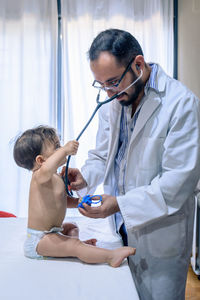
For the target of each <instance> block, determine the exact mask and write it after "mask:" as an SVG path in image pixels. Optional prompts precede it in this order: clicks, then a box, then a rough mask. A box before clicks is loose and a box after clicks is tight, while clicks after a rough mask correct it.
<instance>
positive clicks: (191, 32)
mask: <svg viewBox="0 0 200 300" xmlns="http://www.w3.org/2000/svg"><path fill="white" fill-rule="evenodd" d="M178 79H179V80H180V81H181V82H182V83H184V84H185V85H186V86H187V87H188V88H190V89H191V90H192V91H193V92H194V93H195V94H196V95H197V96H198V97H199V98H200V0H179V1H178Z"/></svg>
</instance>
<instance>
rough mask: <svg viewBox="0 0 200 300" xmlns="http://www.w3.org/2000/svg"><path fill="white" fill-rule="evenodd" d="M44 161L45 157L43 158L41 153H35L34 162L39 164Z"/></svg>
mask: <svg viewBox="0 0 200 300" xmlns="http://www.w3.org/2000/svg"><path fill="white" fill-rule="evenodd" d="M44 161H45V159H44V158H43V156H42V155H37V156H36V158H35V162H36V164H38V165H39V166H41V165H42V164H43V162H44Z"/></svg>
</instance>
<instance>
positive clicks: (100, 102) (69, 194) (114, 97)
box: [64, 69, 143, 196]
mask: <svg viewBox="0 0 200 300" xmlns="http://www.w3.org/2000/svg"><path fill="white" fill-rule="evenodd" d="M142 75H143V71H142V69H140V75H139V76H138V78H137V79H136V80H134V81H133V82H132V83H131V84H130V85H129V86H127V87H126V88H125V89H124V90H122V91H121V92H119V93H117V94H115V95H113V96H112V97H110V98H108V99H106V100H104V101H100V100H99V99H100V92H101V90H100V89H99V92H98V94H97V97H96V103H97V106H96V108H95V110H94V112H93V113H92V115H91V117H90V119H89V120H88V122H87V123H86V125H85V127H84V128H83V129H82V130H81V132H80V133H79V135H78V137H77V138H76V141H78V140H79V139H80V137H81V136H82V134H83V133H84V131H85V130H86V129H87V127H88V126H89V124H90V123H91V121H92V119H93V118H94V116H95V114H96V112H97V111H98V110H99V108H100V107H101V106H102V105H104V104H106V103H109V102H111V101H112V100H114V99H116V98H117V97H119V96H120V95H121V94H123V93H124V92H125V91H126V90H128V89H129V88H130V87H131V86H133V85H134V84H135V83H136V82H137V81H138V80H139V79H140V78H141V77H142ZM70 159H71V155H69V156H68V159H67V163H66V168H65V178H64V182H65V188H66V192H67V194H68V196H73V192H72V191H70V190H69V188H68V185H70V182H69V180H68V169H69V162H70Z"/></svg>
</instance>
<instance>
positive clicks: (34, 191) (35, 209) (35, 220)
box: [28, 173, 67, 231]
mask: <svg viewBox="0 0 200 300" xmlns="http://www.w3.org/2000/svg"><path fill="white" fill-rule="evenodd" d="M66 207H67V195H66V192H65V185H64V182H63V180H62V178H61V177H60V176H59V175H57V174H54V175H53V176H52V178H51V180H49V181H48V182H45V183H42V184H40V183H38V181H37V180H36V176H34V173H33V176H32V180H31V185H30V191H29V212H28V227H29V228H32V229H36V230H42V231H43V230H50V229H51V228H52V227H60V226H61V225H62V222H63V219H64V217H65V213H66Z"/></svg>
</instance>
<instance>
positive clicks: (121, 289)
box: [0, 217, 139, 300]
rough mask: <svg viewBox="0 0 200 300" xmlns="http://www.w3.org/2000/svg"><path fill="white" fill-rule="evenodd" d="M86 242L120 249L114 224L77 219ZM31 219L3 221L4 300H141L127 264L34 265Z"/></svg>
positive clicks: (0, 274) (0, 292)
mask: <svg viewBox="0 0 200 300" xmlns="http://www.w3.org/2000/svg"><path fill="white" fill-rule="evenodd" d="M68 221H76V222H77V224H78V225H79V227H80V238H81V239H88V238H91V237H94V238H97V239H98V246H100V247H101V246H104V247H107V248H115V247H119V246H120V244H121V240H120V238H119V236H118V235H116V234H115V233H114V230H113V229H112V228H113V227H112V224H111V218H110V219H106V220H92V219H87V218H78V217H77V218H73V220H70V219H69V218H68ZM26 222H27V220H26V219H22V218H2V219H0V299H2V300H13V299H16V300H93V299H94V300H111V299H115V300H122V299H125V300H139V298H138V295H137V292H136V289H135V285H134V283H133V280H132V276H131V273H130V270H129V267H128V264H127V261H126V260H125V261H124V263H123V264H122V265H121V266H120V267H119V268H112V267H110V266H109V265H106V264H95V265H89V264H85V263H83V262H81V261H79V260H78V259H75V258H67V259H52V260H32V259H28V258H26V257H24V255H23V242H24V238H25V233H26Z"/></svg>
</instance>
